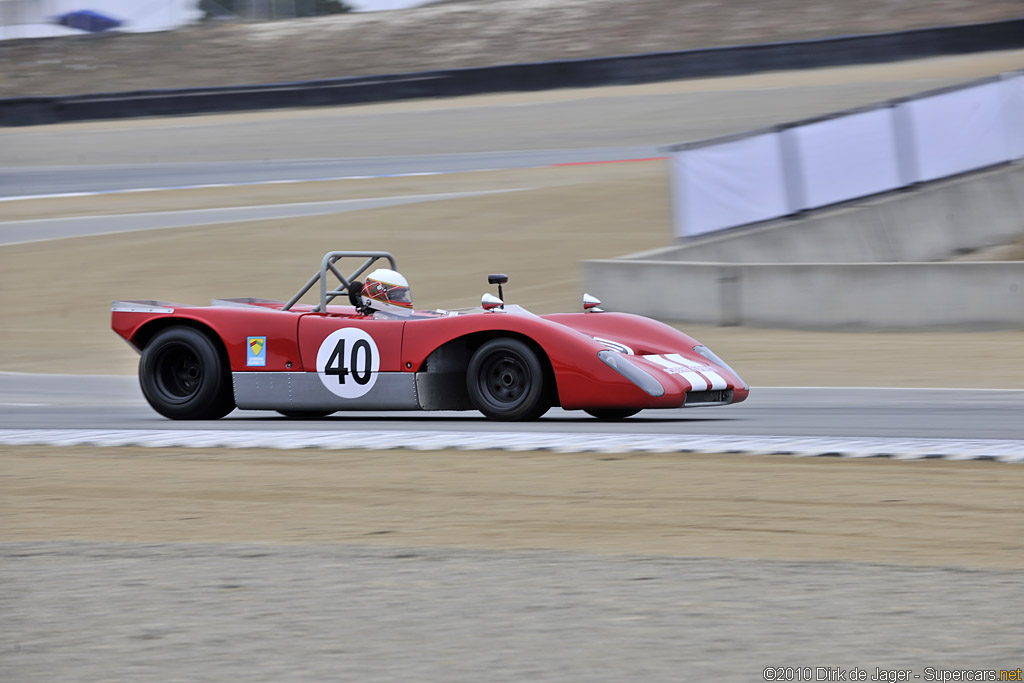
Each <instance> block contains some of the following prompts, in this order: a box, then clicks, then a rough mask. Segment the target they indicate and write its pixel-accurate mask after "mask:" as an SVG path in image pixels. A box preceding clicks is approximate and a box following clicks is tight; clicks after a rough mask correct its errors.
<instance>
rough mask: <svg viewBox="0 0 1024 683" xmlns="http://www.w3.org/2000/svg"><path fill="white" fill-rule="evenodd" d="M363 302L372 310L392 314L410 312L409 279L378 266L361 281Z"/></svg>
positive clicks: (408, 313) (407, 313) (409, 313)
mask: <svg viewBox="0 0 1024 683" xmlns="http://www.w3.org/2000/svg"><path fill="white" fill-rule="evenodd" d="M363 303H364V305H365V306H366V307H367V308H369V309H372V310H374V311H380V312H382V313H392V314H394V315H411V314H412V294H410V293H409V281H408V280H406V279H405V277H404V276H403V275H402V274H401V273H399V272H397V271H394V270H391V269H389V268H378V269H377V270H375V271H373V272H372V273H370V274H369V275H367V276H366V281H365V282H364V283H363Z"/></svg>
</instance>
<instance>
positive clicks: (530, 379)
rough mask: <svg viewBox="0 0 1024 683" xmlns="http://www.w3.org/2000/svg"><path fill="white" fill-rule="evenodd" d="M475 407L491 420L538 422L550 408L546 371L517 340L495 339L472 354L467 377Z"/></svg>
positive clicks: (526, 347)
mask: <svg viewBox="0 0 1024 683" xmlns="http://www.w3.org/2000/svg"><path fill="white" fill-rule="evenodd" d="M466 387H467V389H468V390H469V397H470V399H472V401H473V405H474V406H476V409H477V410H479V411H480V412H481V413H483V414H484V415H486V416H487V417H489V418H491V419H492V420H504V421H523V420H536V419H537V418H538V417H540V416H541V415H543V414H544V413H546V412H547V411H548V408H550V407H551V405H550V402H549V401H548V395H547V392H546V391H545V387H544V368H543V366H542V365H541V363H540V360H539V359H538V358H537V354H536V353H534V351H533V349H531V348H530V347H529V346H527V345H526V344H524V343H523V342H521V341H519V340H517V339H506V338H499V339H492V340H491V341H489V342H487V343H486V344H484V345H483V346H481V347H480V348H479V349H477V351H476V353H474V354H473V357H472V358H471V359H470V361H469V369H468V371H467V373H466Z"/></svg>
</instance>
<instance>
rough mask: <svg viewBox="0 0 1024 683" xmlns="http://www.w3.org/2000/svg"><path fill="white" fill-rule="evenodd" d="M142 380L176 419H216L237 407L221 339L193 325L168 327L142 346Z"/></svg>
mask: <svg viewBox="0 0 1024 683" xmlns="http://www.w3.org/2000/svg"><path fill="white" fill-rule="evenodd" d="M139 383H140V384H141V385H142V393H143V394H144V395H145V397H146V400H147V401H149V405H151V406H153V409H154V410H155V411H156V412H158V413H160V414H161V415H163V416H165V417H169V418H171V419H172V420H216V419H218V418H221V417H224V416H225V415H227V414H228V413H230V412H231V411H232V410H234V409H235V397H234V394H233V392H232V389H231V372H230V369H229V367H228V365H227V363H226V362H225V361H224V359H223V358H222V356H221V353H220V350H219V349H218V347H217V345H216V344H215V343H214V342H213V341H212V340H211V339H210V338H209V337H208V336H207V335H206V334H204V333H203V332H200V331H199V330H195V329H193V328H191V327H169V328H167V329H166V330H162V331H160V332H158V333H157V334H156V336H154V337H153V339H152V340H151V341H150V342H149V344H147V345H146V348H145V349H144V350H143V351H142V359H141V360H140V361H139Z"/></svg>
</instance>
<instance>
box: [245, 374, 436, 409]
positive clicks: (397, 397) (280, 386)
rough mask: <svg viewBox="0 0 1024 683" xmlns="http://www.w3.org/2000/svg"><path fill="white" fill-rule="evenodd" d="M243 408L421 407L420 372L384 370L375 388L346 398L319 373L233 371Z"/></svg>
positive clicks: (378, 377) (378, 376) (379, 375)
mask: <svg viewBox="0 0 1024 683" xmlns="http://www.w3.org/2000/svg"><path fill="white" fill-rule="evenodd" d="M231 374H232V378H233V379H234V385H235V403H236V404H238V407H239V408H241V409H243V410H419V409H420V403H419V400H418V398H417V395H416V373H412V372H381V373H378V375H377V381H376V382H375V383H374V385H373V388H372V389H370V391H368V392H367V393H366V394H364V395H363V396H360V397H359V398H353V399H346V398H342V397H340V396H336V395H335V394H333V393H331V392H330V391H328V389H327V387H325V386H324V385H323V382H321V381H320V377H319V376H318V375H317V373H315V372H233V373H231Z"/></svg>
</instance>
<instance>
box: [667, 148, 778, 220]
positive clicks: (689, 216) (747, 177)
mask: <svg viewBox="0 0 1024 683" xmlns="http://www.w3.org/2000/svg"><path fill="white" fill-rule="evenodd" d="M782 171H783V163H782V149H781V147H780V145H779V134H778V133H775V132H771V133H766V134H764V135H752V136H750V137H745V138H740V139H738V140H732V141H729V142H723V143H722V144H719V145H711V146H708V147H702V148H699V149H694V150H693V151H692V152H691V153H688V154H679V155H676V156H675V157H674V158H673V175H674V177H676V178H678V179H679V192H680V194H681V197H680V200H679V208H680V209H681V210H679V211H676V217H677V219H680V218H681V219H682V221H681V223H682V227H684V229H686V230H687V234H689V235H702V234H704V233H708V232H714V231H716V230H721V229H723V228H728V227H731V226H734V225H742V224H744V223H755V222H757V221H763V220H768V219H769V218H776V217H778V216H784V215H786V214H787V213H789V212H790V211H789V205H788V204H787V202H786V187H785V182H784V179H783V177H782Z"/></svg>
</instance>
